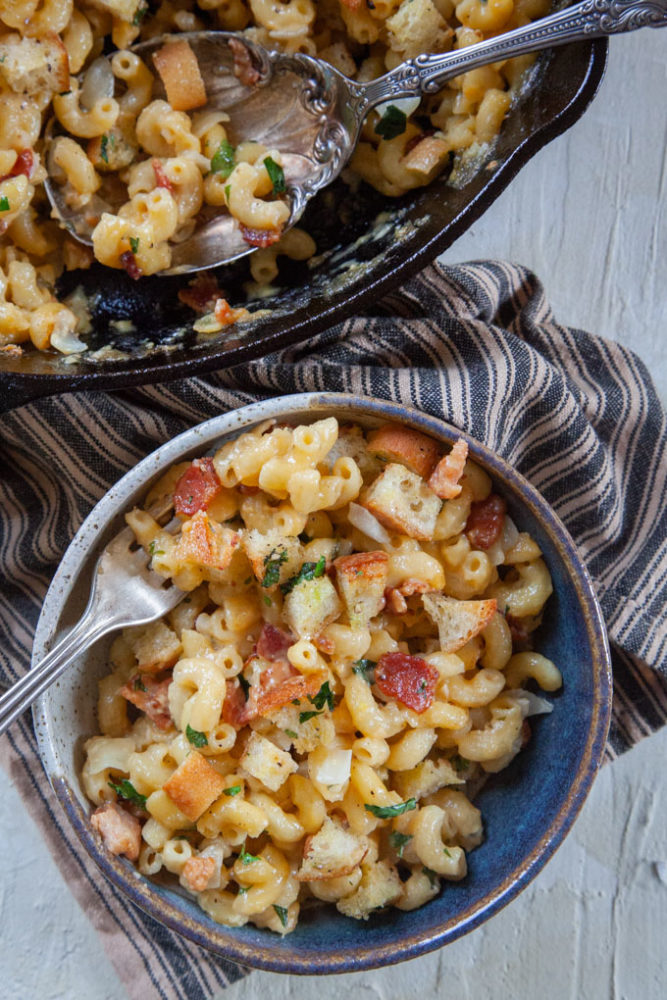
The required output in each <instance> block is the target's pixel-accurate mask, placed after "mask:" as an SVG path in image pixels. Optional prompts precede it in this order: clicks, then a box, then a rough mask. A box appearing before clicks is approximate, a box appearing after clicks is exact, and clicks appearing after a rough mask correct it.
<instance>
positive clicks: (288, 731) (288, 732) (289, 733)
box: [285, 729, 299, 740]
mask: <svg viewBox="0 0 667 1000" xmlns="http://www.w3.org/2000/svg"><path fill="white" fill-rule="evenodd" d="M285 736H289V737H290V739H293V740H296V739H298V736H299V734H298V733H295V732H294V730H293V729H286V730H285Z"/></svg>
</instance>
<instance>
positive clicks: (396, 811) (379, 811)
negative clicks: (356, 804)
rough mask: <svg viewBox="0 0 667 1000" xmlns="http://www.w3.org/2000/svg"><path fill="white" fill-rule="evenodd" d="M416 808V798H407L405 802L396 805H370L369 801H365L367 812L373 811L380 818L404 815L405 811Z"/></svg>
mask: <svg viewBox="0 0 667 1000" xmlns="http://www.w3.org/2000/svg"><path fill="white" fill-rule="evenodd" d="M416 808H417V801H416V799H406V800H405V802H397V803H396V805H395V806H370V805H369V804H368V802H364V809H365V810H366V812H369V813H373V815H374V816H377V818H378V819H393V818H394V816H402V815H403V813H404V812H410V810H411V809H416Z"/></svg>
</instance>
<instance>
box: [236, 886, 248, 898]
mask: <svg viewBox="0 0 667 1000" xmlns="http://www.w3.org/2000/svg"><path fill="white" fill-rule="evenodd" d="M238 894H239V896H247V895H248V886H247V885H240V886H239V892H238Z"/></svg>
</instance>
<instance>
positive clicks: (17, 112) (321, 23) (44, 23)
mask: <svg viewBox="0 0 667 1000" xmlns="http://www.w3.org/2000/svg"><path fill="white" fill-rule="evenodd" d="M547 7H548V4H547V2H546V0H461V3H459V4H458V5H456V6H455V5H454V3H453V2H450V0H437V2H436V0H376V2H375V3H374V4H368V5H361V6H358V5H357V4H356V3H353V2H351V0H332V2H327V3H324V2H316V0H287V2H283V3H274V2H271V0H248V2H247V3H246V2H244V0H179V3H178V4H172V3H166V2H164V3H158V4H153V5H151V8H149V7H148V5H147V4H146V3H145V2H144V0H108V2H107V0H105V2H100V0H85V2H83V3H81V4H77V5H76V8H75V6H74V4H73V3H72V2H71V0H46V2H44V3H42V4H41V5H39V6H38V5H36V4H35V3H33V2H32V0H25V2H22V3H11V4H4V5H3V7H2V10H1V11H0V349H2V350H7V351H10V352H12V353H16V352H17V351H20V350H22V347H21V346H19V345H24V344H25V345H30V344H32V346H33V347H35V348H37V349H39V350H47V349H55V350H57V351H60V352H62V353H65V354H76V353H79V352H81V351H83V350H85V349H86V344H85V342H84V341H82V340H81V339H80V337H79V335H81V334H83V335H85V334H86V333H87V332H88V330H87V328H86V323H87V322H88V323H89V321H87V318H86V316H85V315H84V314H83V313H84V312H85V311H83V312H82V310H81V309H79V310H78V312H77V311H76V310H73V309H71V308H69V305H68V302H63V303H60V302H58V300H57V294H56V287H55V283H56V280H57V277H58V275H59V273H60V271H61V270H62V269H63V267H65V268H67V269H76V268H81V267H89V266H90V264H91V263H92V261H93V259H94V258H96V259H97V260H98V261H100V262H101V263H103V264H105V265H106V266H108V267H112V268H124V269H125V270H127V272H128V273H129V274H130V275H131V276H132V277H135V278H136V277H139V276H140V275H149V274H154V273H156V272H159V271H161V270H164V269H166V268H168V267H169V266H170V261H171V245H172V243H174V242H177V241H180V240H183V239H186V238H187V237H188V236H190V235H191V233H192V231H193V229H194V227H195V225H196V218H197V215H198V213H199V212H200V210H201V209H202V207H206V206H215V207H217V208H218V209H219V210H220V211H222V212H224V211H228V212H229V213H231V215H232V216H233V217H234V219H235V220H236V222H237V223H238V224H239V225H240V226H241V227H242V232H243V233H244V235H245V238H246V239H247V240H248V241H249V242H250V243H251V245H253V246H258V247H259V248H260V249H258V251H257V252H256V253H255V254H254V255H253V256H252V257H251V259H250V271H251V275H252V279H253V280H252V283H251V284H250V285H249V286H248V288H249V289H250V290H252V289H253V288H254V289H256V290H259V291H260V292H261V291H263V290H264V289H266V288H269V287H270V284H271V282H272V281H274V279H275V278H276V276H277V274H278V265H277V258H278V257H279V256H280V255H284V256H286V257H289V258H291V259H293V260H300V261H303V260H307V259H309V258H310V257H312V256H313V255H314V254H315V251H316V247H315V244H314V242H313V240H312V239H311V237H310V236H309V235H308V234H307V233H305V232H303V231H302V230H296V229H292V230H290V231H288V232H287V233H285V235H284V236H283V237H281V231H282V229H283V227H284V225H285V223H286V221H287V219H288V217H289V213H290V209H289V206H288V204H287V202H286V201H285V200H284V198H283V197H282V192H281V188H280V185H279V184H278V185H277V186H276V185H275V184H274V181H273V178H272V177H271V176H270V175H269V173H267V167H266V161H267V159H269V158H270V159H271V160H272V161H273V164H274V165H275V169H277V170H278V171H280V170H281V169H282V167H281V165H282V157H281V154H280V152H279V151H278V150H267V149H264V148H263V147H262V146H259V145H258V144H257V143H253V142H243V143H241V144H240V145H239V146H237V147H236V149H234V147H233V146H232V145H231V144H230V143H229V140H228V129H227V127H226V126H227V124H228V122H229V116H228V115H227V114H226V113H225V112H224V111H221V110H211V109H208V108H206V107H204V108H203V110H202V109H201V107H197V106H196V105H197V102H196V101H195V102H194V104H192V106H191V109H190V110H188V111H184V110H179V109H178V108H176V107H174V106H172V104H170V103H169V101H168V100H164V99H163V97H156V96H155V94H156V91H155V88H154V84H155V81H156V78H157V70H156V69H155V67H154V66H153V64H152V62H151V63H150V65H149V64H148V60H147V61H144V60H143V59H142V58H140V56H139V55H137V54H136V53H132V52H130V51H128V47H129V46H131V45H133V44H134V43H135V42H140V41H146V40H148V39H151V38H153V37H158V36H160V35H162V34H164V33H168V34H171V35H175V36H177V35H178V33H179V32H187V31H197V30H202V29H207V28H210V29H223V30H226V31H236V32H241V33H243V34H246V35H247V36H248V37H249V38H251V39H253V40H255V41H257V42H259V43H260V44H262V45H265V46H267V47H268V48H278V49H282V50H284V51H286V52H292V53H294V52H306V53H310V54H311V55H317V56H319V57H320V58H322V59H324V60H326V61H328V62H330V63H331V64H332V65H334V66H336V67H337V68H339V69H340V70H342V71H343V72H344V73H346V74H347V75H349V76H351V77H353V78H355V79H358V80H361V81H363V80H370V79H373V78H374V77H377V76H380V75H382V74H383V73H385V72H387V70H389V69H392V68H393V67H394V66H396V65H397V64H398V63H399V62H401V61H402V60H404V59H406V58H412V57H414V56H416V55H418V54H419V53H422V52H441V51H447V50H449V49H455V48H460V47H463V46H465V45H469V44H471V43H473V42H475V41H478V40H482V39H483V38H486V37H491V36H493V35H496V34H498V33H499V32H502V31H505V30H508V29H510V28H513V27H516V26H518V25H521V24H525V23H527V22H528V21H530V20H531V19H533V18H535V17H539V16H541V15H542V14H544V13H545V12H546V10H547ZM109 37H110V39H111V41H112V43H113V45H114V46H115V47H116V50H117V51H116V52H115V53H114V54H113V55H112V57H111V59H110V60H109V61H106V60H104V59H101V58H100V57H101V55H102V52H103V50H104V51H108V47H109V43H108V39H109ZM186 62H187V60H186ZM529 63H530V57H521V58H520V59H515V60H509V61H505V62H500V63H496V64H494V66H493V67H486V68H482V69H479V70H474V71H472V72H468V73H465V74H463V75H462V76H460V77H457V78H456V79H454V80H452V81H450V82H449V83H448V84H447V85H446V86H445V87H444V88H443V89H442V90H441V91H440V92H439V93H437V94H435V95H432V96H429V97H426V98H424V100H423V101H422V103H421V105H420V108H419V111H418V113H419V119H418V121H417V119H415V118H414V117H413V116H414V114H415V113H416V112H414V111H413V112H412V113H411V114H410V115H408V117H407V118H406V119H405V125H404V127H403V128H402V130H401V131H400V133H399V134H398V135H395V134H394V135H390V134H389V133H387V134H383V133H384V132H385V131H386V130H384V129H383V128H382V127H381V126H379V122H380V114H379V113H378V112H373V113H372V114H371V115H370V116H369V119H368V121H367V123H366V125H365V127H364V132H363V137H362V141H361V143H360V145H359V148H358V150H357V152H356V154H355V156H354V159H353V161H352V164H351V168H352V171H353V172H356V174H357V175H358V176H360V177H361V178H363V180H365V181H366V182H368V183H369V184H371V185H373V186H374V187H376V188H377V189H378V190H379V191H380V192H382V193H384V194H385V195H387V196H390V197H397V196H399V195H401V194H403V193H405V192H406V191H409V190H411V189H413V188H416V187H420V186H423V185H425V184H428V183H429V182H430V181H431V180H432V179H433V177H435V176H436V174H438V173H440V172H441V171H442V170H443V169H446V168H447V167H448V166H449V164H450V163H451V161H452V158H453V157H455V156H458V155H460V154H462V153H464V152H465V151H471V152H474V151H475V150H476V149H478V148H480V147H484V146H485V144H489V143H491V142H492V141H493V140H494V138H495V136H496V135H497V134H498V131H499V130H500V128H501V125H502V121H503V119H504V117H505V115H506V114H507V111H508V109H509V107H510V104H511V101H512V97H513V94H514V93H515V92H516V90H517V87H518V85H519V82H520V78H521V72H522V71H523V70H524V69H525V68H526V66H527V65H529ZM183 65H185V64H181V66H180V67H177V69H178V68H181V69H182V68H183ZM172 68H173V67H172ZM185 76H186V84H190V83H191V82H192V79H191V77H192V73H190V75H189V76H188V73H185ZM205 83H206V81H203V84H204V87H205ZM186 89H187V87H186ZM167 90H168V88H167ZM172 100H174V95H173V94H172ZM174 103H176V101H175V100H174ZM186 106H187V105H186ZM51 118H54V119H55V128H52V126H51V125H49V126H48V128H47V123H48V122H49V120H50V119H51ZM424 123H425V124H424ZM378 127H379V131H377V128H378ZM221 157H222V160H221ZM45 164H48V168H49V172H50V173H51V174H52V176H53V178H54V182H55V183H60V184H62V185H63V193H64V196H65V198H66V200H67V202H68V203H69V205H70V207H71V208H72V209H75V210H77V211H79V212H83V214H84V216H85V218H86V220H87V222H88V223H89V225H90V226H91V228H92V233H93V236H92V243H93V247H92V252H91V251H90V249H89V248H87V247H83V246H81V245H80V244H78V243H76V242H75V241H74V240H73V239H72V238H71V237H70V236H69V235H68V233H67V230H66V228H58V225H57V224H56V222H54V221H53V220H52V219H51V218H50V211H49V205H48V201H47V199H46V197H45V195H44V193H43V191H42V183H43V181H44V179H45V177H46V170H45ZM107 183H109V184H111V185H115V187H116V189H118V186H119V185H120V186H121V187H122V185H125V187H126V190H127V201H126V202H125V203H124V204H123V205H122V207H121V208H120V209H118V211H111V210H110V205H109V202H108V201H106V200H105V197H104V191H105V190H106V188H105V185H107ZM17 263H18V264H20V265H21V271H20V272H19V271H17V270H16V268H14V273H13V275H12V276H11V277H10V275H9V272H10V269H11V268H12V265H15V264H17ZM35 287H37V288H38V289H39V296H37V297H36V296H35V295H34V294H32V295H31V294H28V291H27V290H28V289H34V288H35ZM38 299H41V300H42V301H38ZM217 301H218V302H222V303H224V306H225V307H226V308H223V307H222V306H221V307H220V308H219V309H217V310H216V312H215V315H214V316H213V314H211V315H210V316H209V315H208V314H207V315H206V316H203V317H201V318H200V320H197V321H196V322H197V324H198V325H195V329H196V330H198V331H199V332H201V333H202V334H207V333H215V332H217V331H219V330H220V329H222V327H223V326H224V325H226V324H228V323H233V322H236V321H238V320H242V319H245V318H247V315H248V313H247V311H246V310H243V309H237V310H234V309H229V307H228V306H227V303H226V302H225V300H224V299H218V300H217ZM193 308H196V309H199V306H198V305H193ZM209 308H210V306H209ZM202 311H205V310H203V307H202ZM312 478H313V477H311V478H310V479H309V478H305V479H304V481H303V483H302V489H305V490H309V489H310V488H311V479H312ZM339 478H340V477H339ZM294 488H295V491H296V493H297V494H298V492H299V490H298V487H297V485H296V483H295V487H294ZM353 488H354V481H353V480H351V481H349V482H348V483H347V485H346V486H345V487H344V488H342V489H341V496H340V498H339V505H340V506H341V507H342V506H344V504H345V503H346V502H347V501H346V499H345V498H346V497H347V496H348V494H349V493H350V491H351V490H352V489H353ZM330 489H331V486H330V484H323V487H322V491H321V499H320V504H321V506H320V508H316V509H335V507H333V506H332V496H331V493H330V492H327V490H330ZM297 509H298V508H297ZM452 516H453V519H454V520H455V519H456V518H455V513H454V511H452ZM443 530H448V528H447V527H445V526H443ZM442 537H445V536H444V535H443V536H442ZM478 572H481V570H479V569H478ZM473 575H474V573H473ZM468 576H470V573H469V574H468Z"/></svg>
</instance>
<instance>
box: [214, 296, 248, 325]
mask: <svg viewBox="0 0 667 1000" xmlns="http://www.w3.org/2000/svg"><path fill="white" fill-rule="evenodd" d="M213 315H214V316H215V318H216V319H217V321H218V323H221V324H222V325H223V326H231V325H232V324H233V323H236V321H237V320H239V319H243V317H244V316H247V315H248V310H247V309H244V308H243V307H241V308H240V309H232V307H231V306H230V304H229V302H228V301H227V299H216V300H215V305H214V307H213Z"/></svg>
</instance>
